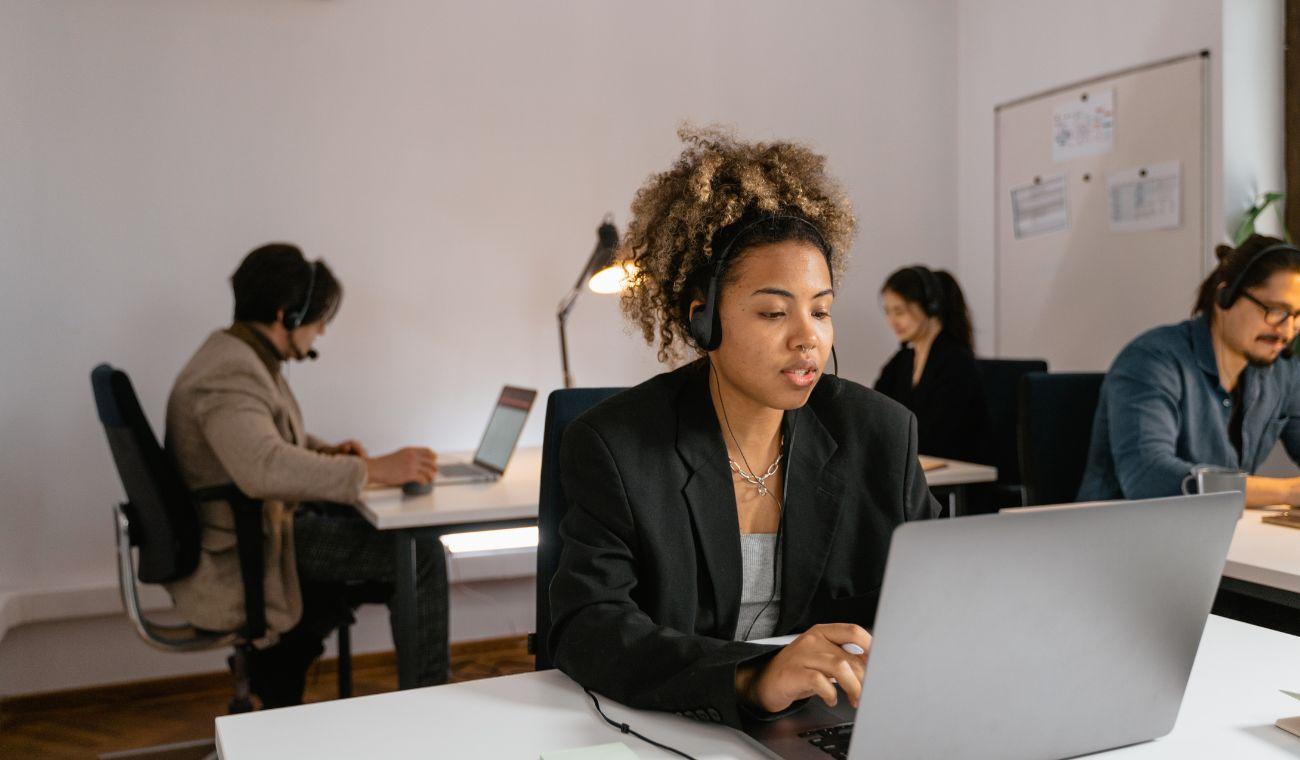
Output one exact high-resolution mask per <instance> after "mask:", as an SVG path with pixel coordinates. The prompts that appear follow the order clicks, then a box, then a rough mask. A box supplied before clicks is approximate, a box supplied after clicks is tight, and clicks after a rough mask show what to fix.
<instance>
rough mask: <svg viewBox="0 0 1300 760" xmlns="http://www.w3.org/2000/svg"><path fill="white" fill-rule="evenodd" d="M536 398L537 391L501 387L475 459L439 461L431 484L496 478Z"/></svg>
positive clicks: (508, 458) (499, 474) (447, 484)
mask: <svg viewBox="0 0 1300 760" xmlns="http://www.w3.org/2000/svg"><path fill="white" fill-rule="evenodd" d="M536 398H537V391H534V390H529V389H528V388H516V387H514V386H512V385H507V386H506V387H504V388H502V389H501V395H500V396H499V397H498V398H497V403H496V406H494V407H493V408H492V416H491V417H490V418H488V424H487V430H484V431H483V439H482V440H481V441H479V444H478V450H477V451H475V452H474V461H472V462H455V461H453V462H439V463H438V474H437V475H435V476H434V479H433V484H434V485H435V486H449V485H456V484H459V483H483V482H487V481H492V480H497V479H499V478H500V477H501V476H502V475H503V474H504V473H505V471H506V465H507V464H509V463H510V457H511V455H513V454H514V453H515V446H516V445H518V444H519V435H520V433H522V432H523V431H524V422H526V421H527V420H528V412H529V411H530V410H531V409H532V408H533V401H534V400H535V399H536Z"/></svg>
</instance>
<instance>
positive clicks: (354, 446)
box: [325, 438, 370, 459]
mask: <svg viewBox="0 0 1300 760" xmlns="http://www.w3.org/2000/svg"><path fill="white" fill-rule="evenodd" d="M325 453H326V454H336V455H339V456H349V457H361V458H362V459H365V458H367V457H369V456H370V455H369V454H368V453H366V447H365V446H362V445H361V441H355V440H353V439H351V438H349V439H347V440H346V441H343V442H342V443H336V444H334V445H333V446H330V447H329V448H328V449H325Z"/></svg>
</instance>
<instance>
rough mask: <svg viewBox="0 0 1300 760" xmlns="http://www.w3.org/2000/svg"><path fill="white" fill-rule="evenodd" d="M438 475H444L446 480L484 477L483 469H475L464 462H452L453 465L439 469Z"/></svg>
mask: <svg viewBox="0 0 1300 760" xmlns="http://www.w3.org/2000/svg"><path fill="white" fill-rule="evenodd" d="M438 474H440V475H442V476H443V477H444V478H465V477H470V476H473V475H482V474H483V469H482V468H481V467H475V466H474V465H472V464H465V463H464V462H452V463H451V464H448V465H443V466H441V467H439V468H438Z"/></svg>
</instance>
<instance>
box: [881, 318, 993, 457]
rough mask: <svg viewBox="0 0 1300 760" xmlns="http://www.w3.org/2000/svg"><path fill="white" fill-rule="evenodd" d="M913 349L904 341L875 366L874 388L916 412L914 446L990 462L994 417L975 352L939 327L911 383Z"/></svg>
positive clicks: (939, 454) (923, 450) (938, 454)
mask: <svg viewBox="0 0 1300 760" xmlns="http://www.w3.org/2000/svg"><path fill="white" fill-rule="evenodd" d="M915 360H916V352H915V351H914V350H913V349H911V348H909V347H906V346H905V347H903V348H900V349H899V350H898V353H896V354H894V355H893V357H891V358H890V360H889V363H888V364H886V365H885V366H884V368H883V369H881V370H880V377H879V378H877V380H876V390H878V391H880V392H881V393H883V394H885V395H886V396H889V397H890V398H892V399H894V400H895V401H897V402H898V403H900V404H902V405H903V406H905V407H907V408H908V409H910V410H912V413H913V414H915V415H916V427H917V435H918V437H919V441H918V444H919V445H918V450H919V451H920V452H921V453H922V454H929V455H931V456H936V457H945V458H947V459H960V460H962V461H964V462H978V463H980V464H993V423H992V420H991V418H990V417H989V406H988V400H987V399H986V398H985V396H984V383H983V381H982V380H981V378H980V371H979V366H978V365H976V364H975V356H974V355H973V354H972V353H971V352H970V350H969V349H967V348H966V347H965V346H963V345H962V344H961V343H960V342H959V341H958V340H957V339H956V338H954V337H952V336H951V335H949V334H948V333H947V332H940V333H939V335H938V336H937V337H936V338H935V339H934V345H933V346H931V347H930V356H929V357H928V358H927V359H926V361H925V369H923V370H921V381H920V382H919V383H917V384H916V387H912V368H913V366H915Z"/></svg>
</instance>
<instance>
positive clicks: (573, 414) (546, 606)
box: [529, 388, 623, 670]
mask: <svg viewBox="0 0 1300 760" xmlns="http://www.w3.org/2000/svg"><path fill="white" fill-rule="evenodd" d="M622 390H623V389H622V388H569V389H563V390H558V391H553V392H552V393H551V395H550V397H549V398H547V399H546V425H545V427H544V428H543V432H542V485H541V492H540V493H539V494H538V497H537V632H536V633H534V634H533V635H532V636H531V637H529V649H530V650H531V651H532V653H533V655H534V656H535V657H536V660H535V663H536V664H535V668H536V669H537V670H550V669H551V668H553V667H555V666H554V665H553V664H552V663H551V656H550V652H549V651H548V649H547V638H548V637H549V635H550V632H551V598H550V589H551V578H554V577H555V571H556V569H557V568H558V567H559V565H560V519H561V518H563V517H564V509H565V507H566V506H567V504H566V503H565V501H564V488H563V486H562V485H561V483H560V441H561V440H562V439H563V436H564V431H565V429H567V428H568V427H569V423H571V422H573V421H574V420H575V419H577V418H578V417H579V416H580V415H581V414H582V413H583V412H585V411H587V410H588V409H590V408H592V407H593V406H595V405H596V404H599V403H600V402H602V401H604V400H605V399H607V398H609V397H610V396H613V395H614V394H616V393H619V392H620V391H622Z"/></svg>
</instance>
